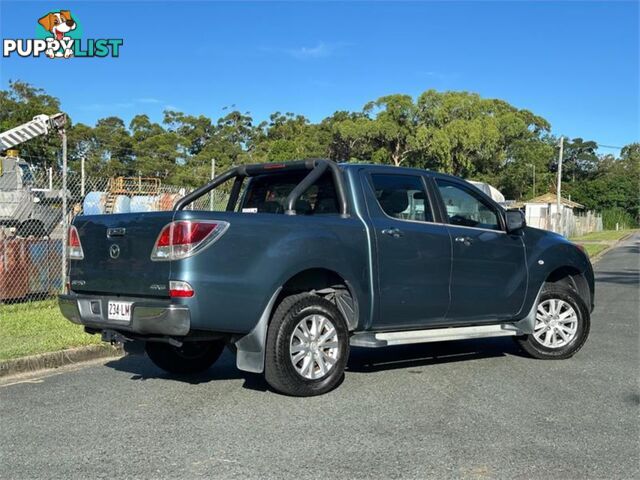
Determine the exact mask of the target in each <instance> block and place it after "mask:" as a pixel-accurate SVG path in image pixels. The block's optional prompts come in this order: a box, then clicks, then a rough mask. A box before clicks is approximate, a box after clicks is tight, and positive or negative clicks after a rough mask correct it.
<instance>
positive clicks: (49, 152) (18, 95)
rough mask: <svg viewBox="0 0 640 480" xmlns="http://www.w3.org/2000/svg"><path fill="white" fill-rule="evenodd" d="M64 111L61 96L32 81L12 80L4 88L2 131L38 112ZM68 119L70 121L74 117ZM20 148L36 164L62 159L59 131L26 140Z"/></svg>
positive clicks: (0, 104)
mask: <svg viewBox="0 0 640 480" xmlns="http://www.w3.org/2000/svg"><path fill="white" fill-rule="evenodd" d="M60 111H61V110H60V101H59V100H58V99H57V98H55V97H52V96H50V95H47V94H46V93H45V92H44V90H42V89H41V88H36V87H34V86H32V85H30V84H28V83H25V82H21V81H15V82H9V89H8V90H0V132H4V131H5V130H9V129H11V128H14V127H17V126H18V125H21V124H23V123H26V122H29V121H31V120H32V119H33V117H35V116H36V115H41V114H45V115H52V114H54V113H58V112H60ZM68 122H69V124H70V123H71V120H70V119H69V120H68ZM17 148H18V150H19V151H20V155H21V156H22V157H23V158H25V159H27V160H29V162H30V163H31V164H32V165H34V166H35V167H43V168H45V167H50V166H53V165H56V164H57V163H58V161H59V158H60V155H59V153H60V148H61V142H60V138H59V137H58V136H57V135H55V134H52V135H47V136H46V137H38V138H36V139H33V140H31V141H29V142H25V143H22V144H20V145H19V146H18V147H17Z"/></svg>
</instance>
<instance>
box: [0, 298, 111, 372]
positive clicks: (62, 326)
mask: <svg viewBox="0 0 640 480" xmlns="http://www.w3.org/2000/svg"><path fill="white" fill-rule="evenodd" d="M94 343H100V337H99V336H98V335H88V334H86V333H84V330H83V328H82V327H81V326H79V325H74V324H72V323H71V322H69V321H68V320H67V319H66V318H64V317H63V316H62V314H61V313H60V310H58V303H57V301H55V300H44V301H40V302H29V303H22V304H15V305H0V360H7V359H10V358H17V357H23V356H25V355H35V354H37V353H45V352H54V351H57V350H64V349H66V348H72V347H80V346H83V345H90V344H94Z"/></svg>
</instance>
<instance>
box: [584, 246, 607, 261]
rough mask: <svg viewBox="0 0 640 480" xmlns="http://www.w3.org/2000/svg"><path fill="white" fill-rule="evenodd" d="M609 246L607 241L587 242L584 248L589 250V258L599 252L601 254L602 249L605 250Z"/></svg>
mask: <svg viewBox="0 0 640 480" xmlns="http://www.w3.org/2000/svg"><path fill="white" fill-rule="evenodd" d="M608 247H609V245H607V244H606V243H587V244H585V245H584V248H585V250H586V251H587V254H588V255H589V258H593V257H595V256H596V255H597V254H599V253H600V252H601V251H603V250H604V249H605V248H608Z"/></svg>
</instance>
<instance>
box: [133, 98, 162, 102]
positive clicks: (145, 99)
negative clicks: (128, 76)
mask: <svg viewBox="0 0 640 480" xmlns="http://www.w3.org/2000/svg"><path fill="white" fill-rule="evenodd" d="M135 102H136V103H162V100H159V99H157V98H152V97H143V98H136V99H135Z"/></svg>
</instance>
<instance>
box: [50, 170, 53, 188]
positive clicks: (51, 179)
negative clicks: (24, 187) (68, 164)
mask: <svg viewBox="0 0 640 480" xmlns="http://www.w3.org/2000/svg"><path fill="white" fill-rule="evenodd" d="M51 190H53V168H51V167H49V191H51Z"/></svg>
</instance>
